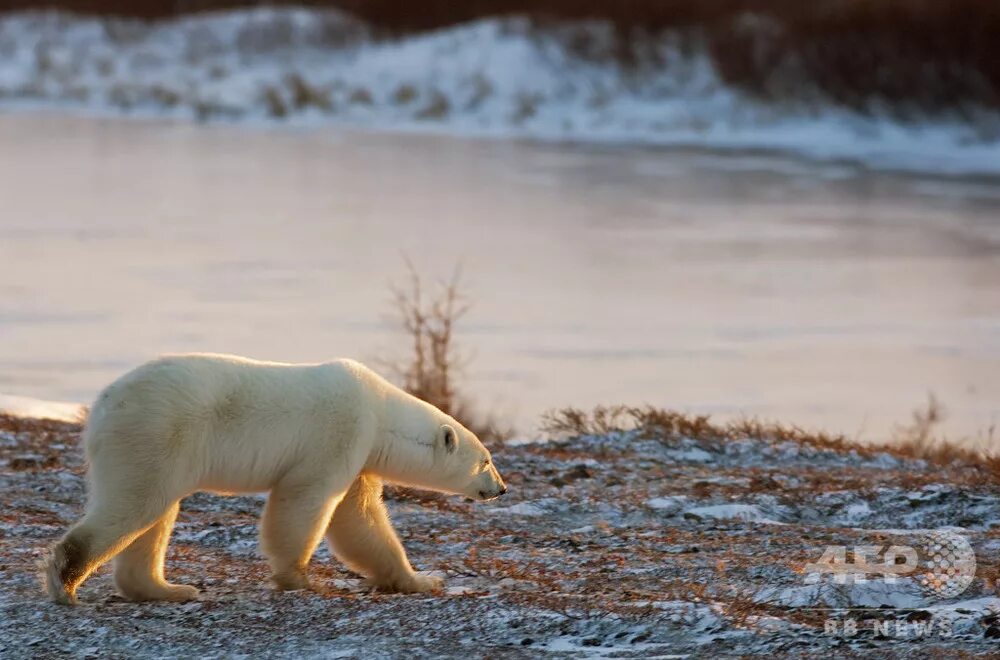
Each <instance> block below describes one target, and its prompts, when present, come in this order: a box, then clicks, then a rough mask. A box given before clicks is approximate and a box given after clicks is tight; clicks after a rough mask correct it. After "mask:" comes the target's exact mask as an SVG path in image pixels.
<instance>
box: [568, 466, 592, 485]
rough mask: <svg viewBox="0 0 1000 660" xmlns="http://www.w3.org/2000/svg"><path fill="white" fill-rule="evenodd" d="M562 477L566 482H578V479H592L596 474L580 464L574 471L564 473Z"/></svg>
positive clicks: (574, 467)
mask: <svg viewBox="0 0 1000 660" xmlns="http://www.w3.org/2000/svg"><path fill="white" fill-rule="evenodd" d="M562 476H563V479H565V480H566V481H576V480H577V479H590V478H591V477H593V476H594V473H593V471H592V470H591V469H590V468H589V467H587V466H586V465H584V464H583V463H580V464H578V465H574V466H573V468H572V469H570V470H567V471H566V472H563V475H562Z"/></svg>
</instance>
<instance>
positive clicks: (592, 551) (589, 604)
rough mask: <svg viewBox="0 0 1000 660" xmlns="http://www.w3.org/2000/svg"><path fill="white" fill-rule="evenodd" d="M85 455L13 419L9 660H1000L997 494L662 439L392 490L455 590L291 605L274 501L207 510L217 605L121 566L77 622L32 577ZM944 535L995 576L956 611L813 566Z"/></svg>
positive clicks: (179, 552) (1, 531) (589, 444)
mask: <svg viewBox="0 0 1000 660" xmlns="http://www.w3.org/2000/svg"><path fill="white" fill-rule="evenodd" d="M78 443H79V427H77V426H75V425H72V424H65V423H59V422H52V421H48V422H44V421H33V420H25V419H19V418H11V417H2V416H0V504H2V506H0V510H2V511H3V514H2V515H0V556H2V557H3V562H2V563H0V579H2V581H3V584H4V589H3V590H2V591H0V656H2V657H4V658H21V657H25V658H26V657H48V656H55V655H70V656H74V657H88V656H103V657H107V656H114V657H118V656H122V657H131V656H137V655H142V656H143V657H260V656H265V655H266V656H268V657H282V658H284V657H287V658H305V657H310V658H311V657H346V656H350V657H354V656H357V655H363V656H364V657H372V658H382V657H398V655H399V653H400V644H401V640H405V647H406V655H407V657H414V658H423V657H435V658H437V657H447V658H452V657H456V658H457V657H463V658H464V657H469V656H475V657H480V656H490V657H494V656H496V657H510V658H520V657H524V658H534V657H573V658H576V657H652V656H655V657H666V656H670V655H673V654H681V655H685V656H699V657H701V656H727V657H728V656H759V655H773V656H776V657H786V656H798V655H802V654H804V655H811V656H821V657H853V656H856V655H859V654H864V655H866V656H873V657H895V656H899V655H914V654H916V655H917V656H919V657H925V656H926V657H940V656H941V655H954V654H958V653H962V652H965V653H969V654H989V653H993V652H995V650H996V643H997V639H1000V597H998V594H997V584H996V556H997V550H998V549H1000V504H998V499H997V486H996V483H995V481H993V480H991V478H990V477H989V476H988V475H984V474H983V473H981V472H978V471H977V470H975V469H971V468H962V467H959V466H957V465H955V466H948V467H942V466H931V465H928V464H927V463H926V462H924V461H921V460H912V459H908V458H905V457H903V456H898V455H890V454H884V453H873V452H868V451H863V452H859V451H841V450H832V449H824V448H821V447H817V446H811V445H809V444H799V443H796V442H791V441H786V442H778V441H775V440H767V439H761V438H752V437H746V438H735V439H728V440H723V439H720V438H713V437H702V438H691V437H684V436H679V435H677V434H668V433H666V432H664V433H651V434H650V435H647V436H644V435H640V434H639V433H638V432H613V433H610V434H607V435H599V436H584V437H577V438H571V439H567V440H559V439H556V440H554V441H552V442H547V443H523V444H518V445H514V446H506V447H500V448H497V449H496V450H495V451H494V457H495V460H496V463H497V465H498V466H499V467H500V469H501V470H502V472H503V473H504V476H505V477H506V478H507V482H508V485H509V486H510V489H511V491H510V494H509V495H508V496H507V498H506V499H504V500H500V501H498V502H497V503H491V504H478V503H472V502H464V501H461V500H459V499H457V498H445V497H440V496H435V495H424V494H419V493H407V492H403V491H395V490H393V491H390V493H389V504H390V509H391V512H392V516H393V519H394V521H395V524H396V526H397V528H398V529H399V531H400V534H401V536H402V539H403V542H404V544H405V545H406V547H407V550H408V552H409V554H410V557H411V559H412V561H413V562H414V564H415V565H416V566H417V567H418V568H419V569H422V570H425V571H430V572H434V573H435V574H438V575H442V576H444V577H445V578H446V580H447V586H446V589H445V591H444V592H443V593H441V594H436V595H421V596H405V595H404V596H399V595H384V594H376V593H372V592H370V591H369V590H367V589H366V588H365V586H364V585H363V584H362V583H361V582H360V580H359V579H358V578H357V576H355V575H352V574H351V573H349V572H348V571H346V569H344V568H343V567H342V566H341V565H340V564H339V563H338V562H336V561H335V560H333V559H332V558H331V556H330V553H329V552H328V551H327V550H326V549H325V548H321V549H320V551H319V552H318V553H317V556H316V557H315V558H314V560H313V562H312V565H311V569H310V570H311V572H312V578H313V581H314V582H315V584H316V591H313V592H294V593H277V592H274V591H272V590H271V589H270V588H269V587H268V585H267V569H266V564H265V561H264V559H263V557H262V556H261V555H260V552H259V550H258V544H257V524H258V520H259V516H260V511H261V508H262V504H263V498H262V497H260V496H247V497H221V496H210V495H205V494H197V495H194V496H191V497H189V498H187V499H185V500H184V502H183V503H182V508H181V514H180V517H179V519H178V522H177V525H176V529H175V533H174V537H173V540H172V543H171V546H170V549H169V552H168V556H167V574H168V577H169V578H170V579H171V580H173V581H177V582H181V583H189V584H194V585H196V586H198V587H199V588H200V589H201V590H202V600H201V602H194V603H187V604H165V603H130V602H126V601H124V600H122V599H121V598H120V597H118V596H117V595H116V594H115V592H114V588H113V586H112V584H111V579H110V575H109V570H108V569H104V570H103V571H102V572H101V573H100V574H99V575H97V576H95V577H92V578H91V579H90V580H88V581H87V582H86V583H85V584H84V586H83V587H82V588H81V590H80V592H79V596H80V599H81V603H80V605H78V606H77V607H76V608H72V609H70V608H65V607H62V606H58V605H54V604H51V603H49V602H47V601H46V600H45V598H44V595H43V593H42V590H41V588H40V587H39V585H38V582H37V579H36V575H35V570H36V569H35V564H36V562H37V561H38V560H40V559H41V558H42V557H43V556H44V555H45V552H46V548H47V546H48V545H49V544H50V543H51V542H52V541H53V540H55V539H56V538H57V537H58V536H59V535H60V534H61V533H62V532H63V531H64V530H65V529H66V527H67V526H68V525H70V524H72V523H73V522H74V521H75V520H76V519H77V518H78V517H79V515H80V514H81V512H82V509H83V505H84V498H85V481H84V476H83V475H84V468H83V461H82V456H81V453H80V451H79V446H78ZM994 478H995V477H994ZM776 523H780V524H776ZM941 528H947V529H948V530H949V531H950V533H951V534H954V535H956V536H957V537H960V538H962V539H965V540H967V541H968V542H969V543H970V544H971V547H972V548H973V549H974V551H975V555H976V559H977V560H978V562H979V570H978V572H977V574H976V576H975V578H974V579H973V580H972V581H971V584H969V585H968V587H967V588H966V589H965V590H964V592H962V593H960V594H957V595H955V596H954V597H948V598H946V597H941V596H938V595H937V594H935V593H934V592H932V591H930V590H927V589H925V588H924V587H922V586H921V585H919V584H918V583H917V581H916V579H914V576H905V575H904V576H901V577H899V578H898V579H896V580H895V581H894V582H891V583H890V582H888V581H885V580H883V579H881V578H879V577H875V576H869V579H868V580H867V581H865V582H862V581H860V580H854V579H852V580H850V581H849V582H847V583H844V584H839V583H837V582H836V581H835V579H833V578H831V576H822V575H815V574H809V573H807V571H806V570H804V567H806V566H807V565H810V564H813V563H814V562H817V561H818V560H819V559H820V557H821V554H822V553H823V552H824V549H825V548H826V547H827V546H831V545H837V546H846V547H849V548H853V547H856V546H861V547H864V546H879V547H881V548H883V549H884V548H885V547H886V546H890V545H896V546H903V545H907V546H909V545H914V546H918V547H919V541H918V540H917V539H916V537H917V536H918V535H919V534H921V533H922V532H923V531H924V530H931V529H941ZM921 551H923V550H921ZM925 559H927V557H924V558H922V559H921V562H923V561H924V560H925ZM926 565H927V564H924V563H922V564H921V566H922V567H926ZM814 577H816V578H819V579H813V578H814Z"/></svg>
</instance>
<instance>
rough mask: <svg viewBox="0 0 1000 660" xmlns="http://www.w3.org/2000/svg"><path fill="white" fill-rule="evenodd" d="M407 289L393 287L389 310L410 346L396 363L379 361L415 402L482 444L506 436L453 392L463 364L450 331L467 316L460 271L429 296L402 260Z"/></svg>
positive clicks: (493, 420) (494, 421)
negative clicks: (429, 406)
mask: <svg viewBox="0 0 1000 660" xmlns="http://www.w3.org/2000/svg"><path fill="white" fill-rule="evenodd" d="M406 268H407V275H408V278H407V284H406V285H405V286H393V287H392V295H393V309H394V317H395V320H396V323H397V325H398V326H399V328H400V330H401V331H402V332H403V333H404V335H405V336H406V337H407V338H408V339H409V341H410V351H409V354H408V355H407V356H406V358H404V359H402V360H382V362H383V364H384V365H385V366H386V367H387V368H388V369H389V370H390V372H392V373H393V374H394V375H395V376H396V380H397V381H398V382H399V384H400V386H401V387H402V388H403V389H405V390H406V391H407V392H409V393H410V394H412V395H414V396H415V397H417V398H420V399H423V400H424V401H427V402H428V403H430V404H432V405H434V406H437V407H438V408H439V409H440V410H442V411H443V412H445V413H446V414H448V415H451V416H452V417H454V418H455V419H457V420H458V421H459V422H461V423H462V424H464V425H465V426H466V428H468V429H469V430H471V431H472V432H473V433H475V434H476V435H478V436H479V438H480V439H481V440H483V441H484V442H486V443H497V442H501V441H503V440H504V439H506V438H508V437H510V435H511V433H512V430H511V429H510V428H507V427H504V426H502V425H501V424H500V423H499V421H498V420H497V419H496V418H495V417H493V416H491V415H484V414H482V413H480V412H478V411H476V410H475V408H474V406H473V405H472V404H471V403H470V401H469V399H468V398H467V397H464V396H461V395H459V394H458V392H457V391H456V385H455V381H456V375H457V373H459V372H460V371H461V370H462V368H463V367H464V366H465V364H466V363H467V360H466V358H465V357H464V356H463V355H462V354H461V353H460V352H459V350H458V348H457V347H456V344H455V327H456V325H457V324H458V322H459V321H460V320H461V319H462V317H464V316H465V314H466V312H468V311H469V303H468V299H467V298H466V296H465V295H464V294H463V293H462V291H461V288H460V281H461V270H460V269H458V268H456V269H455V271H454V272H453V274H452V277H451V279H450V280H448V281H447V282H442V283H441V284H440V286H439V287H438V291H437V292H436V293H435V294H434V295H428V294H427V291H426V288H427V287H426V286H425V285H424V283H423V281H422V279H421V277H420V275H419V274H418V273H417V271H416V269H414V267H413V264H412V263H411V262H410V261H409V260H407V261H406Z"/></svg>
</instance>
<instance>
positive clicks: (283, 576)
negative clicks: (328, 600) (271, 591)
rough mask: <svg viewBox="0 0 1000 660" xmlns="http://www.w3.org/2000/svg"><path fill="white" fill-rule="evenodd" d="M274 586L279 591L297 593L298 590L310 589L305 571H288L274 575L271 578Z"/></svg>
mask: <svg viewBox="0 0 1000 660" xmlns="http://www.w3.org/2000/svg"><path fill="white" fill-rule="evenodd" d="M271 580H272V581H273V582H274V586H275V587H276V588H277V589H278V590H279V591H298V590H300V589H312V585H311V584H310V583H309V578H308V576H306V572H305V571H288V572H284V573H275V574H274V575H272V576H271Z"/></svg>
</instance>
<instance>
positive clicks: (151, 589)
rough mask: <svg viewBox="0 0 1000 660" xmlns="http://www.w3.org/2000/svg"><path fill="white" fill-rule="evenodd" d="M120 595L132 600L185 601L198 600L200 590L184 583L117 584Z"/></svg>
mask: <svg viewBox="0 0 1000 660" xmlns="http://www.w3.org/2000/svg"><path fill="white" fill-rule="evenodd" d="M118 591H119V592H121V594H122V596H124V597H125V598H128V599H129V600H133V601H148V600H160V601H166V602H169V603H186V602H187V601H189V600H198V599H199V597H200V595H201V592H199V591H198V590H197V589H195V588H194V587H192V586H189V585H186V584H170V583H163V584H148V585H140V586H132V585H124V584H120V585H118Z"/></svg>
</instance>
